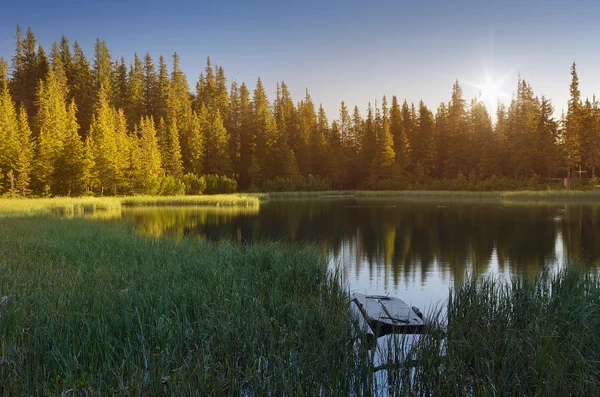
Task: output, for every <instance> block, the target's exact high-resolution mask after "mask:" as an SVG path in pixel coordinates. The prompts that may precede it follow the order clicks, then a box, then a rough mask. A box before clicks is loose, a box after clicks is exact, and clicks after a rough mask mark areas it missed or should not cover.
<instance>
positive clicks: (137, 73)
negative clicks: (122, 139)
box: [126, 54, 145, 128]
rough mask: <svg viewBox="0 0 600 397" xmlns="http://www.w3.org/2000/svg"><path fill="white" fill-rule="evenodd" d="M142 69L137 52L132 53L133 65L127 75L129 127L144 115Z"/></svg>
mask: <svg viewBox="0 0 600 397" xmlns="http://www.w3.org/2000/svg"><path fill="white" fill-rule="evenodd" d="M144 91H145V87H144V69H143V67H142V62H141V61H140V58H139V57H138V56H137V54H134V62H133V65H130V66H129V76H128V79H127V106H126V113H127V123H128V125H129V128H133V126H134V125H135V123H137V122H138V121H139V120H140V119H141V118H142V115H144V111H145V103H144Z"/></svg>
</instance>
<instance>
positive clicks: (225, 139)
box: [201, 107, 231, 176]
mask: <svg viewBox="0 0 600 397" xmlns="http://www.w3.org/2000/svg"><path fill="white" fill-rule="evenodd" d="M201 114H202V118H203V119H204V120H205V124H204V125H205V127H204V136H205V138H206V157H205V158H204V172H205V173H206V174H216V175H224V176H229V175H231V159H230V158H229V134H228V133H227V130H226V129H225V127H224V126H223V119H222V118H221V113H219V111H218V110H217V111H216V113H214V114H209V113H208V109H206V107H203V108H202V113H201Z"/></svg>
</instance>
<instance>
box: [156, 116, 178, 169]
mask: <svg viewBox="0 0 600 397" xmlns="http://www.w3.org/2000/svg"><path fill="white" fill-rule="evenodd" d="M161 120H162V119H161ZM166 132H167V133H166V142H165V144H166V150H165V154H166V156H164V157H163V158H162V160H163V161H162V165H163V169H164V170H165V173H166V175H171V176H173V177H174V178H176V179H180V178H181V176H182V175H183V164H182V161H181V147H180V145H179V130H178V128H177V121H176V120H175V118H172V119H171V121H170V123H169V126H168V128H167V131H166Z"/></svg>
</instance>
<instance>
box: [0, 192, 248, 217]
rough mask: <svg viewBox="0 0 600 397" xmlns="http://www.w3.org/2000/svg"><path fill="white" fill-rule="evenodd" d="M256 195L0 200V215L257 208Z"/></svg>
mask: <svg viewBox="0 0 600 397" xmlns="http://www.w3.org/2000/svg"><path fill="white" fill-rule="evenodd" d="M259 203H260V199H259V196H258V195H248V194H220V195H212V196H131V197H74V198H71V197H53V198H35V199H0V216H10V215H40V214H61V215H75V214H92V213H95V212H103V211H119V210H120V209H121V206H124V207H143V206H194V205H195V206H210V207H232V206H236V207H257V206H258V205H259Z"/></svg>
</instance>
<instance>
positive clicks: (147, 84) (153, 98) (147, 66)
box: [144, 53, 159, 117]
mask: <svg viewBox="0 0 600 397" xmlns="http://www.w3.org/2000/svg"><path fill="white" fill-rule="evenodd" d="M158 88H159V87H158V76H157V75H156V71H155V70H154V63H153V62H152V57H151V56H150V53H146V56H145V57H144V114H146V115H149V116H154V117H156V115H157V109H158V103H157V102H158V100H159V96H158V95H156V94H157V90H158Z"/></svg>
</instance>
